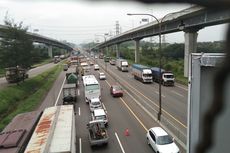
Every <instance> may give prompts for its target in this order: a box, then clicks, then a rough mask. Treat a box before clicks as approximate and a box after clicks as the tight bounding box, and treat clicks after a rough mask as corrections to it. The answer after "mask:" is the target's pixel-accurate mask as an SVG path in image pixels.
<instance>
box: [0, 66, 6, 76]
mask: <svg viewBox="0 0 230 153" xmlns="http://www.w3.org/2000/svg"><path fill="white" fill-rule="evenodd" d="M4 76H5V69H4V68H1V67H0V78H1V77H4Z"/></svg>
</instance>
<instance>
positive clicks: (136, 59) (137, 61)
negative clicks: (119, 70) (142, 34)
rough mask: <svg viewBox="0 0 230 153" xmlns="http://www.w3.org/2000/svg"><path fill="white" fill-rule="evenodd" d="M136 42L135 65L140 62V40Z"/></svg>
mask: <svg viewBox="0 0 230 153" xmlns="http://www.w3.org/2000/svg"><path fill="white" fill-rule="evenodd" d="M134 41H135V63H139V62H140V39H136V40H134Z"/></svg>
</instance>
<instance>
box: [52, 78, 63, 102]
mask: <svg viewBox="0 0 230 153" xmlns="http://www.w3.org/2000/svg"><path fill="white" fill-rule="evenodd" d="M65 80H66V77H65V79H64V81H63V83H62V85H61V89H60V91H59V94H58V97H57V99H56V102H55V105H54V106H57V103H58V100H59V98H60V95H61V91H62V88H63V86H64V83H65Z"/></svg>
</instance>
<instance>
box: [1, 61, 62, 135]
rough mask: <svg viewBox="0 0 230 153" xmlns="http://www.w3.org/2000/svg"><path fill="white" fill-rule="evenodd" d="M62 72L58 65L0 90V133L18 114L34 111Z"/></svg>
mask: <svg viewBox="0 0 230 153" xmlns="http://www.w3.org/2000/svg"><path fill="white" fill-rule="evenodd" d="M61 71H62V67H61V66H60V65H57V66H55V67H54V68H52V69H50V70H48V71H46V72H44V73H42V74H40V75H38V76H36V77H33V78H31V79H28V80H26V81H25V82H21V83H20V84H19V85H13V86H9V87H6V88H4V89H2V90H0V100H1V102H0V131H2V130H3V128H4V127H5V126H6V125H7V124H8V123H9V122H10V121H11V120H12V119H13V117H14V116H16V115H17V114H20V113H24V112H29V111H33V110H35V109H36V108H37V107H38V106H39V104H40V103H41V101H42V100H43V99H44V98H45V96H46V94H47V92H48V91H49V90H50V88H51V87H52V85H53V83H54V81H55V80H56V78H57V77H58V75H59V74H60V72H61Z"/></svg>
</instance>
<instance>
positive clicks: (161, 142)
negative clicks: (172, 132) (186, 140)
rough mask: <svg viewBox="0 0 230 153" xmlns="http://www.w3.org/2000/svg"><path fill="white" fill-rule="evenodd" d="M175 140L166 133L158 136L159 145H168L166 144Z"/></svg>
mask: <svg viewBox="0 0 230 153" xmlns="http://www.w3.org/2000/svg"><path fill="white" fill-rule="evenodd" d="M172 142H173V140H172V138H171V137H170V136H169V135H165V136H160V137H158V138H157V142H156V143H157V144H158V145H166V144H170V143H172Z"/></svg>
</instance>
